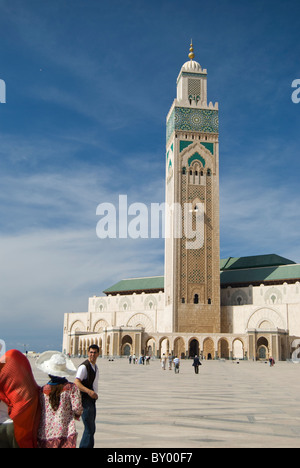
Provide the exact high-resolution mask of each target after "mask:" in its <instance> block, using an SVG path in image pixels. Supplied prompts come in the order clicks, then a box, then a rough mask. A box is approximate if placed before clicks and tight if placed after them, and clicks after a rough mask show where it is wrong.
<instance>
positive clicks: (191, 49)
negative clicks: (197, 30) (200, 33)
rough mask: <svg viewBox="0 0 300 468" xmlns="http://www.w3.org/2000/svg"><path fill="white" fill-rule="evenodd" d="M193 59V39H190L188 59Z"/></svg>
mask: <svg viewBox="0 0 300 468" xmlns="http://www.w3.org/2000/svg"><path fill="white" fill-rule="evenodd" d="M194 57H195V54H194V48H193V39H191V44H190V53H189V58H190V59H191V60H193V58H194Z"/></svg>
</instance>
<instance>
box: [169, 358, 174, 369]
mask: <svg viewBox="0 0 300 468" xmlns="http://www.w3.org/2000/svg"><path fill="white" fill-rule="evenodd" d="M172 364H173V356H172V354H169V370H172Z"/></svg>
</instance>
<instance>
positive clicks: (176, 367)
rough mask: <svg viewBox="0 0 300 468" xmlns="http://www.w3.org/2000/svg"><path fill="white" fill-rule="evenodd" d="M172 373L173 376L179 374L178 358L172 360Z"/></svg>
mask: <svg viewBox="0 0 300 468" xmlns="http://www.w3.org/2000/svg"><path fill="white" fill-rule="evenodd" d="M173 362H174V371H175V374H179V366H180V359H179V357H178V356H175V359H174V361H173Z"/></svg>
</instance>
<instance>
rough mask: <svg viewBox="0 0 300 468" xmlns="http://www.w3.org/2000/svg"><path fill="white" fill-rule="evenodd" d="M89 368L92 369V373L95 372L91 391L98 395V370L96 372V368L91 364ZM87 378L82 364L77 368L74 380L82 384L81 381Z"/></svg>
mask: <svg viewBox="0 0 300 468" xmlns="http://www.w3.org/2000/svg"><path fill="white" fill-rule="evenodd" d="M90 364H91V363H90ZM91 366H92V368H93V369H94V371H96V377H95V380H94V383H93V390H94V392H95V393H97V395H98V380H99V370H98V367H97V366H93V364H91ZM87 376H88V375H87V369H86V367H85V365H84V364H82V365H81V366H79V367H78V370H77V374H76V379H78V380H80V381H81V382H82V381H83V380H85V379H87Z"/></svg>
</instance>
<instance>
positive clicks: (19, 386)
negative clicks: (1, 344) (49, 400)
mask: <svg viewBox="0 0 300 468" xmlns="http://www.w3.org/2000/svg"><path fill="white" fill-rule="evenodd" d="M3 363H4V365H3V366H2V365H1V364H3ZM39 392H40V388H39V386H38V385H37V383H36V381H35V379H34V377H33V373H32V370H31V366H30V363H29V361H28V359H27V358H26V357H25V356H24V355H23V354H22V353H20V351H17V350H15V349H13V350H10V351H7V353H5V354H4V356H3V357H2V358H1V359H0V400H2V401H4V403H6V404H7V406H8V415H9V417H10V418H11V419H12V420H13V422H14V431H15V438H16V441H17V443H18V445H19V447H20V448H36V446H37V430H38V427H39V422H40V404H39Z"/></svg>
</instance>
